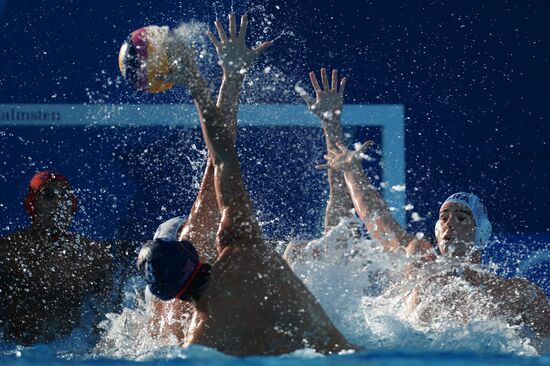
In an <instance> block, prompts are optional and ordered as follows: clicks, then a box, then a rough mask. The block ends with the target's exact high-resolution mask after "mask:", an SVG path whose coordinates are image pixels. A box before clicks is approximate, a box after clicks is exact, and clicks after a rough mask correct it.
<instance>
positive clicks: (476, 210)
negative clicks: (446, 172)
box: [435, 192, 493, 249]
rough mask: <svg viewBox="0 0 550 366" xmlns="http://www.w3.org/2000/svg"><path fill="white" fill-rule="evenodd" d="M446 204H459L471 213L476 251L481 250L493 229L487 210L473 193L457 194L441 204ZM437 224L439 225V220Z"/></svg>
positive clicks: (436, 227) (436, 228)
mask: <svg viewBox="0 0 550 366" xmlns="http://www.w3.org/2000/svg"><path fill="white" fill-rule="evenodd" d="M447 202H453V203H460V204H462V205H464V206H466V207H468V208H469V209H470V211H472V215H473V216H474V220H475V222H476V238H475V246H476V248H478V249H483V247H484V246H485V244H487V242H488V241H489V238H490V237H491V233H492V231H493V228H492V226H491V222H490V221H489V217H488V216H487V209H486V208H485V206H483V203H481V200H480V199H479V197H478V196H476V195H475V194H473V193H466V192H458V193H455V194H452V195H451V196H449V198H447V199H446V200H445V202H443V205H444V204H445V203H447ZM443 205H442V206H443ZM437 222H438V224H439V220H438V221H437ZM438 224H436V226H435V230H436V232H437V231H438V229H439V225H438Z"/></svg>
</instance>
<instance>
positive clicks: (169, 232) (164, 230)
mask: <svg viewBox="0 0 550 366" xmlns="http://www.w3.org/2000/svg"><path fill="white" fill-rule="evenodd" d="M186 222H187V218H186V217H185V216H176V217H173V218H171V219H170V220H167V221H165V222H163V223H162V224H160V225H159V227H158V229H157V231H156V232H155V235H154V236H153V240H156V239H159V240H162V241H179V238H178V233H179V231H180V229H181V227H182V226H183V225H184V224H185V223H186Z"/></svg>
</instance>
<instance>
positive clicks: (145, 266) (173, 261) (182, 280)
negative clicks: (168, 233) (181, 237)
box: [138, 239, 202, 301]
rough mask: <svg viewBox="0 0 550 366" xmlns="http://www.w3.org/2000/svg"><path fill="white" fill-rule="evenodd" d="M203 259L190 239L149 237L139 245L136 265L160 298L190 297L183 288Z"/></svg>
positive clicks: (150, 288)
mask: <svg viewBox="0 0 550 366" xmlns="http://www.w3.org/2000/svg"><path fill="white" fill-rule="evenodd" d="M201 267H202V263H201V262H200V260H199V254H198V253H197V250H196V249H195V247H194V246H193V244H192V243H191V242H190V241H164V240H160V239H154V240H149V241H148V242H146V243H145V245H144V246H143V247H142V248H141V250H140V252H139V256H138V269H139V270H140V271H142V274H143V276H144V277H145V282H146V283H147V285H148V286H149V290H150V291H151V293H152V294H153V295H155V296H156V297H158V298H159V299H161V300H165V301H168V300H172V299H175V298H180V299H182V300H190V297H189V296H187V295H188V294H186V291H187V290H188V289H189V287H190V286H191V283H192V282H193V280H194V279H195V277H196V276H197V274H198V273H199V271H200V269H201Z"/></svg>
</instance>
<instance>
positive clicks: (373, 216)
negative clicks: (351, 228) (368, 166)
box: [326, 141, 431, 254]
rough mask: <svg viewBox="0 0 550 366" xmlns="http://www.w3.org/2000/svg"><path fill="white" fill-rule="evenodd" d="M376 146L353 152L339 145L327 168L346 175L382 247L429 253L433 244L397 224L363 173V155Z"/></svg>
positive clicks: (360, 212)
mask: <svg viewBox="0 0 550 366" xmlns="http://www.w3.org/2000/svg"><path fill="white" fill-rule="evenodd" d="M372 144H373V142H372V141H367V142H366V143H364V144H363V145H362V146H361V148H360V149H358V150H356V151H350V150H348V149H347V147H346V146H345V145H344V144H342V143H337V144H336V145H337V146H336V148H335V149H334V150H332V151H330V152H329V154H328V155H327V164H326V166H327V167H328V168H332V169H335V170H340V171H343V172H344V178H345V180H346V185H347V187H348V189H349V193H350V195H351V198H352V200H353V206H354V207H355V211H356V212H357V214H358V215H359V217H360V218H361V220H362V221H363V223H364V224H365V226H366V228H367V230H368V232H369V234H370V235H371V237H373V239H375V240H377V241H378V242H379V243H381V244H382V245H383V246H384V249H385V250H389V251H395V250H398V249H399V248H406V251H407V254H415V253H418V252H423V251H425V250H427V249H429V247H431V244H430V243H429V242H427V241H424V240H422V241H419V240H417V239H416V237H414V236H413V235H410V234H408V233H407V232H406V231H405V230H404V229H403V228H402V227H401V226H400V225H399V223H398V222H397V221H395V219H394V218H393V216H392V215H391V212H390V209H389V207H388V205H387V203H386V202H385V201H384V199H383V198H382V196H381V195H380V193H378V191H377V190H376V188H374V187H373V185H372V184H371V182H370V181H369V179H368V177H367V175H366V174H365V172H364V171H363V167H362V166H361V154H362V152H363V151H366V150H367V149H368V148H369V147H370V146H371V145H372Z"/></svg>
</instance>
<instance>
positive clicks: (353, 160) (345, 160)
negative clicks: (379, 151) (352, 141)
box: [316, 140, 374, 171]
mask: <svg viewBox="0 0 550 366" xmlns="http://www.w3.org/2000/svg"><path fill="white" fill-rule="evenodd" d="M373 144H374V141H371V140H369V141H367V142H365V143H364V144H363V145H361V146H360V147H359V148H358V149H357V150H353V151H352V150H348V148H347V147H346V145H345V144H343V143H336V148H335V149H331V150H329V152H328V154H327V155H325V159H326V160H327V163H326V164H319V165H317V166H316V168H317V169H334V170H341V171H351V170H354V169H357V168H359V169H361V163H360V161H361V159H362V158H363V157H362V155H363V154H364V153H365V152H366V151H367V150H368V149H369V148H370V147H371V146H372V145H373Z"/></svg>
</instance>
